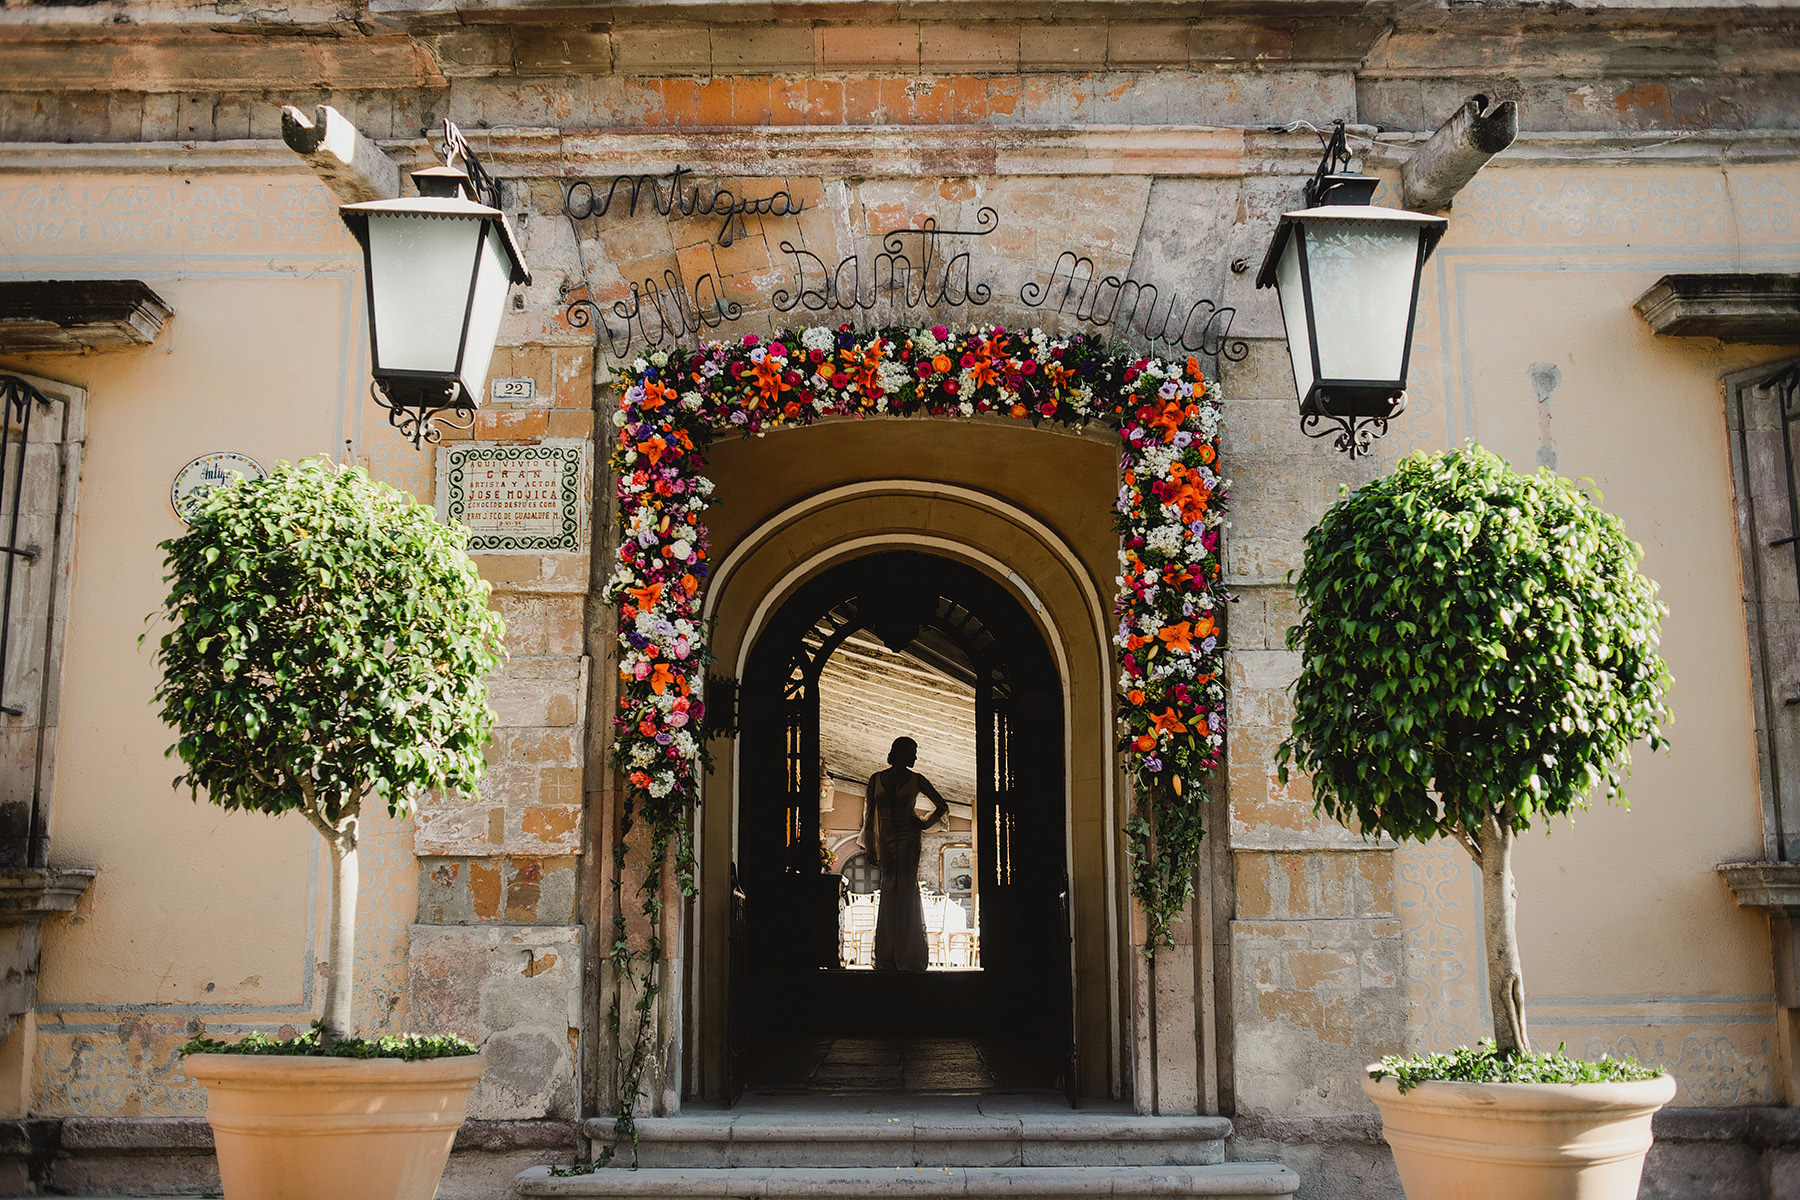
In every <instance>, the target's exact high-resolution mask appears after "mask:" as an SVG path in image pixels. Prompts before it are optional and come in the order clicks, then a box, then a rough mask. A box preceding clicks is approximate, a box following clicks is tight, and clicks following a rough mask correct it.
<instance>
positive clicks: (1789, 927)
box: [1717, 861, 1800, 1009]
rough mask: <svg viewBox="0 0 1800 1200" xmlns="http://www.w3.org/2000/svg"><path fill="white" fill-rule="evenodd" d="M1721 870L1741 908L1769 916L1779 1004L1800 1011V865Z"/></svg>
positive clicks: (1733, 866) (1728, 865)
mask: <svg viewBox="0 0 1800 1200" xmlns="http://www.w3.org/2000/svg"><path fill="white" fill-rule="evenodd" d="M1717 870H1718V872H1719V876H1720V878H1722V879H1724V881H1725V883H1726V886H1728V887H1730V888H1731V894H1732V895H1733V896H1735V897H1736V898H1737V902H1738V903H1739V904H1740V905H1742V906H1743V907H1745V908H1760V909H1762V910H1763V911H1765V912H1767V913H1768V914H1769V948H1770V951H1771V952H1772V954H1773V956H1774V964H1773V965H1774V969H1775V1002H1776V1003H1777V1004H1779V1005H1781V1007H1783V1008H1787V1009H1800V863H1794V862H1776V861H1766V862H1736V863H1720V864H1719V865H1718V868H1717Z"/></svg>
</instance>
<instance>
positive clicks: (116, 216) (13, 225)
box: [0, 178, 337, 254]
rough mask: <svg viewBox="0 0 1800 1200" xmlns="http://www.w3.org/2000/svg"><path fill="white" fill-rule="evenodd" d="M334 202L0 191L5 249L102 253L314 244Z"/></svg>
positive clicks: (117, 187) (138, 187) (155, 188)
mask: <svg viewBox="0 0 1800 1200" xmlns="http://www.w3.org/2000/svg"><path fill="white" fill-rule="evenodd" d="M336 225H337V203H336V201H335V200H334V199H333V198H332V196H331V193H330V192H328V191H327V190H326V189H325V187H324V186H323V185H322V184H316V183H313V184H308V183H266V184H238V183H227V184H209V183H200V184H186V183H180V182H170V183H162V182H147V181H145V180H143V179H141V178H140V179H132V180H121V181H119V182H117V183H112V184H100V183H95V184H86V185H70V186H64V185H61V184H56V185H42V184H31V185H27V186H25V187H22V188H6V189H0V245H3V246H9V247H14V248H17V249H20V250H24V249H28V248H32V247H40V246H49V245H53V246H56V247H57V248H58V249H65V250H66V251H67V252H71V253H88V254H93V253H101V252H102V251H103V248H104V247H106V246H108V245H117V244H126V245H129V246H130V247H131V248H132V250H133V251H139V252H141V251H146V250H154V249H157V248H159V247H160V248H166V249H196V250H203V249H206V248H209V247H215V246H217V247H221V248H227V249H229V248H242V247H243V246H244V245H245V244H256V243H273V244H280V245H293V244H296V243H300V244H316V243H320V242H323V241H324V240H325V238H326V235H327V233H328V232H335V227H336Z"/></svg>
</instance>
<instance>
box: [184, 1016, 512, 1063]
mask: <svg viewBox="0 0 1800 1200" xmlns="http://www.w3.org/2000/svg"><path fill="white" fill-rule="evenodd" d="M181 1052H182V1053H183V1054H261V1055H270V1056H277V1057H279V1056H285V1057H290V1058H298V1057H302V1056H304V1057H309V1058H403V1059H405V1060H406V1061H407V1062H422V1061H424V1060H425V1059H428V1058H461V1057H463V1056H464V1055H469V1054H477V1053H479V1051H478V1050H476V1049H475V1047H474V1045H473V1044H471V1043H469V1042H467V1041H464V1040H463V1039H462V1038H459V1037H423V1036H421V1035H419V1034H416V1033H408V1034H404V1035H400V1034H389V1035H388V1036H387V1037H380V1038H374V1039H372V1040H371V1039H369V1038H357V1037H353V1038H326V1037H324V1036H323V1035H322V1034H321V1032H320V1030H319V1027H318V1026H317V1025H314V1026H313V1027H312V1028H311V1029H309V1030H307V1031H306V1032H305V1033H303V1034H301V1035H300V1036H299V1037H295V1038H287V1039H283V1038H273V1037H270V1036H269V1035H268V1034H266V1033H252V1034H248V1035H246V1036H245V1037H243V1038H241V1039H239V1040H238V1041H235V1042H222V1041H220V1040H219V1039H218V1038H209V1037H207V1036H206V1035H205V1034H201V1035H200V1036H198V1037H196V1038H194V1039H192V1040H191V1041H189V1042H188V1044H187V1045H185V1046H183V1047H182V1048H181Z"/></svg>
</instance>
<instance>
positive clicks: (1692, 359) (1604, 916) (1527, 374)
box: [1383, 163, 1800, 1104]
mask: <svg viewBox="0 0 1800 1200" xmlns="http://www.w3.org/2000/svg"><path fill="white" fill-rule="evenodd" d="M1797 209H1800V172H1796V170H1795V169H1794V167H1793V166H1792V165H1777V164H1771V165H1743V166H1726V167H1719V168H1710V169H1709V168H1685V169H1683V168H1674V167H1671V166H1644V167H1636V168H1616V169H1613V170H1610V171H1608V172H1607V173H1605V174H1604V175H1599V174H1596V173H1595V172H1592V171H1589V170H1584V169H1580V168H1569V169H1552V168H1548V167H1545V168H1537V169H1527V168H1508V167H1506V166H1505V165H1504V163H1496V164H1494V165H1493V167H1492V168H1490V169H1489V170H1488V171H1486V172H1484V173H1483V175H1482V176H1480V177H1479V178H1478V179H1477V180H1476V182H1475V184H1474V185H1472V186H1471V188H1470V190H1469V192H1468V194H1467V195H1466V196H1465V197H1464V199H1463V200H1461V201H1459V202H1458V205H1457V208H1456V210H1455V213H1454V219H1453V221H1452V223H1451V232H1450V235H1449V237H1448V238H1447V239H1446V240H1445V242H1444V244H1443V245H1442V246H1441V247H1440V249H1439V252H1438V254H1437V255H1436V256H1435V257H1434V259H1433V262H1432V264H1431V268H1430V270H1429V271H1428V283H1429V286H1428V289H1427V291H1426V293H1425V296H1424V297H1423V298H1422V300H1421V305H1420V307H1421V311H1422V314H1423V317H1422V320H1421V323H1420V331H1419V334H1418V337H1417V340H1416V342H1415V346H1414V356H1415V362H1416V364H1417V369H1418V371H1419V374H1418V376H1417V378H1418V381H1419V382H1418V385H1417V386H1416V387H1415V389H1414V391H1413V404H1412V408H1411V410H1410V412H1409V413H1408V417H1407V421H1406V425H1405V427H1404V428H1403V429H1401V430H1399V431H1397V433H1396V435H1395V437H1394V438H1393V439H1391V441H1392V444H1391V446H1390V447H1388V448H1386V449H1385V450H1384V451H1383V453H1384V457H1385V459H1390V460H1391V458H1392V456H1393V455H1394V454H1396V453H1398V452H1399V451H1401V450H1404V449H1411V448H1414V447H1420V446H1441V445H1446V444H1452V443H1454V442H1455V441H1460V440H1461V439H1462V438H1464V437H1474V438H1477V439H1479V440H1480V441H1481V442H1483V443H1484V444H1486V445H1488V446H1490V447H1492V448H1493V449H1496V450H1498V451H1500V452H1501V453H1503V454H1505V455H1506V456H1507V457H1508V458H1509V459H1511V461H1512V462H1513V463H1514V464H1515V465H1517V466H1520V467H1522V468H1526V469H1530V468H1532V467H1535V466H1537V465H1539V464H1544V465H1549V466H1552V467H1554V468H1555V469H1556V470H1558V471H1560V472H1561V473H1563V474H1565V475H1569V476H1573V477H1577V478H1588V479H1592V480H1593V481H1594V484H1595V486H1596V487H1597V488H1598V490H1599V491H1600V492H1601V493H1602V494H1603V496H1604V500H1605V504H1606V506H1607V507H1608V508H1609V509H1610V510H1612V511H1614V512H1616V513H1618V514H1620V515H1621V516H1622V517H1623V518H1624V520H1625V527H1626V531H1627V532H1628V533H1629V534H1630V535H1631V536H1632V537H1633V538H1634V539H1635V540H1637V541H1639V542H1640V543H1642V545H1643V546H1644V551H1645V557H1644V564H1643V565H1644V570H1645V571H1646V572H1647V573H1648V574H1649V575H1650V576H1651V577H1652V578H1654V579H1656V580H1657V581H1658V582H1659V583H1660V585H1661V589H1662V591H1661V595H1662V599H1663V600H1664V602H1665V603H1667V604H1668V606H1669V608H1670V610H1671V611H1670V615H1669V618H1668V619H1667V621H1666V622H1665V623H1664V626H1663V652H1664V655H1665V657H1666V658H1667V660H1668V662H1669V667H1670V670H1671V672H1672V673H1673V675H1674V677H1675V689H1674V691H1673V693H1672V696H1671V703H1672V705H1673V708H1674V712H1675V717H1676V720H1675V724H1674V726H1673V728H1672V729H1671V731H1670V732H1671V734H1672V737H1673V739H1674V746H1673V748H1672V750H1671V751H1670V752H1669V753H1667V754H1659V755H1649V754H1647V753H1644V752H1642V748H1641V747H1640V753H1639V754H1638V755H1637V757H1636V758H1635V760H1634V765H1633V772H1632V778H1631V781H1630V785H1629V789H1628V792H1629V796H1630V798H1631V810H1630V811H1629V812H1627V811H1625V810H1624V809H1622V808H1617V807H1604V806H1603V807H1596V808H1595V809H1594V810H1593V811H1591V812H1589V813H1587V814H1584V815H1582V816H1581V817H1580V818H1579V819H1578V820H1577V821H1576V822H1575V823H1574V825H1573V827H1572V828H1568V827H1565V828H1562V829H1558V830H1556V831H1555V832H1554V833H1553V834H1552V835H1550V836H1548V837H1544V838H1537V837H1533V838H1530V839H1527V840H1526V842H1525V843H1524V844H1523V845H1522V847H1521V850H1520V852H1519V855H1518V872H1519V889H1520V902H1521V908H1520V913H1521V933H1520V936H1521V939H1522V942H1523V951H1524V956H1525V968H1526V987H1527V996H1528V998H1529V1000H1530V1003H1531V1012H1532V1016H1533V1028H1534V1036H1535V1037H1536V1038H1537V1039H1538V1040H1539V1041H1540V1042H1544V1043H1548V1044H1551V1045H1554V1044H1556V1043H1557V1042H1561V1041H1566V1042H1567V1043H1568V1044H1569V1047H1570V1049H1571V1051H1575V1052H1579V1053H1583V1054H1597V1053H1602V1052H1608V1051H1610V1052H1615V1053H1617V1052H1623V1053H1632V1054H1636V1055H1638V1056H1639V1057H1641V1058H1644V1059H1645V1060H1654V1061H1659V1062H1662V1063H1664V1064H1666V1065H1667V1066H1668V1067H1669V1069H1670V1070H1671V1071H1672V1072H1673V1073H1674V1074H1675V1075H1676V1076H1677V1078H1678V1079H1679V1080H1680V1081H1681V1084H1682V1091H1681V1093H1680V1094H1679V1096H1678V1097H1677V1102H1678V1103H1690V1104H1748V1103H1767V1102H1770V1101H1778V1100H1781V1099H1783V1098H1784V1097H1783V1096H1782V1095H1781V1088H1780V1085H1779V1083H1778V1077H1779V1075H1778V1065H1777V1048H1776V1034H1775V1026H1774V1011H1773V1003H1774V1001H1773V994H1772V982H1771V978H1770V974H1769V960H1768V957H1767V951H1766V950H1765V949H1764V947H1765V946H1766V941H1765V939H1766V937H1767V934H1766V932H1765V930H1764V928H1763V923H1762V919H1761V917H1760V915H1758V914H1756V913H1753V912H1749V911H1746V910H1742V909H1739V908H1738V907H1737V906H1736V904H1735V903H1734V902H1733V901H1732V899H1731V896H1730V893H1729V891H1728V890H1727V889H1726V888H1725V887H1724V885H1723V884H1721V883H1720V882H1719V880H1718V878H1717V877H1716V876H1715V875H1714V873H1713V871H1712V869H1711V868H1712V866H1713V865H1714V864H1715V863H1718V862H1724V861H1731V860H1741V859H1743V858H1746V857H1756V856H1758V855H1759V854H1760V852H1761V848H1762V836H1763V835H1762V831H1761V829H1760V827H1759V819H1758V811H1759V810H1758V806H1757V804H1756V802H1755V801H1756V797H1757V795H1758V791H1757V778H1756V773H1755V771H1756V767H1755V746H1754V743H1753V741H1752V721H1751V716H1750V708H1749V704H1750V700H1749V691H1750V677H1749V666H1748V650H1747V646H1746V644H1745V629H1744V625H1743V622H1742V620H1741V619H1740V617H1739V612H1741V596H1742V590H1741V589H1742V582H1741V579H1740V574H1739V568H1738V563H1737V554H1736V546H1735V537H1736V521H1737V517H1736V509H1735V504H1734V499H1733V493H1732V484H1731V474H1730V466H1729V462H1728V449H1727V445H1726V429H1725V421H1724V411H1723V394H1722V391H1721V385H1720V380H1721V379H1722V377H1723V376H1724V375H1725V374H1727V373H1730V372H1732V371H1735V370H1740V369H1742V368H1744V367H1746V366H1748V365H1751V364H1753V363H1756V362H1761V361H1767V360H1768V359H1770V358H1773V357H1778V356H1779V355H1780V353H1781V352H1780V351H1778V350H1775V349H1766V350H1765V349H1757V348H1749V347H1721V346H1719V345H1718V344H1717V343H1716V342H1712V341H1710V340H1699V339H1687V340H1682V339H1662V338H1657V337H1655V336H1653V335H1652V334H1651V333H1650V332H1649V330H1648V328H1647V327H1646V326H1645V325H1644V323H1643V322H1642V321H1641V320H1640V319H1639V318H1638V317H1637V315H1636V314H1635V313H1634V312H1633V311H1632V310H1631V302H1632V301H1633V300H1635V299H1636V298H1637V296H1639V295H1640V294H1642V292H1643V291H1644V289H1646V288H1647V287H1649V285H1650V284H1651V283H1653V282H1654V281H1655V280H1656V279H1657V278H1659V277H1660V276H1661V275H1663V274H1665V273H1668V272H1670V271H1767V270H1779V269H1783V264H1791V263H1792V262H1793V258H1794V252H1795V249H1796V232H1795V231H1796V228H1800V226H1797V224H1796V213H1797ZM1397 869H1398V871H1399V876H1400V880H1401V885H1400V903H1401V908H1402V912H1403V915H1404V917H1405V921H1406V924H1407V934H1406V944H1407V958H1406V970H1407V993H1408V998H1409V1002H1410V1004H1411V1012H1412V1014H1413V1016H1412V1019H1411V1021H1410V1023H1409V1028H1408V1040H1409V1043H1410V1044H1412V1045H1414V1046H1418V1047H1421V1048H1426V1047H1429V1048H1438V1047H1441V1046H1446V1045H1452V1044H1456V1043H1457V1042H1460V1041H1465V1040H1468V1039H1470V1038H1472V1037H1479V1036H1482V1035H1483V1032H1484V1031H1485V1029H1486V1028H1487V1021H1488V1018H1487V1017H1486V1015H1485V1013H1484V1011H1483V1009H1484V1007H1485V1006H1484V1004H1483V1002H1482V1000H1481V999H1478V998H1484V997H1485V991H1486V989H1485V985H1482V984H1480V982H1479V980H1478V976H1479V962H1480V960H1479V957H1478V953H1477V949H1478V946H1479V938H1478V936H1477V935H1476V933H1475V930H1476V929H1477V928H1478V927H1479V919H1478V901H1477V899H1476V896H1475V892H1476V890H1477V889H1476V888H1475V886H1474V875H1473V872H1472V869H1471V867H1470V864H1469V863H1468V862H1467V860H1466V857H1465V856H1463V855H1462V854H1460V853H1458V852H1457V851H1455V850H1453V849H1451V848H1448V847H1429V848H1424V849H1418V850H1410V849H1409V850H1408V851H1405V852H1403V853H1402V854H1401V855H1400V856H1399V858H1398V861H1397ZM1683 931H1685V932H1683Z"/></svg>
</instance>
